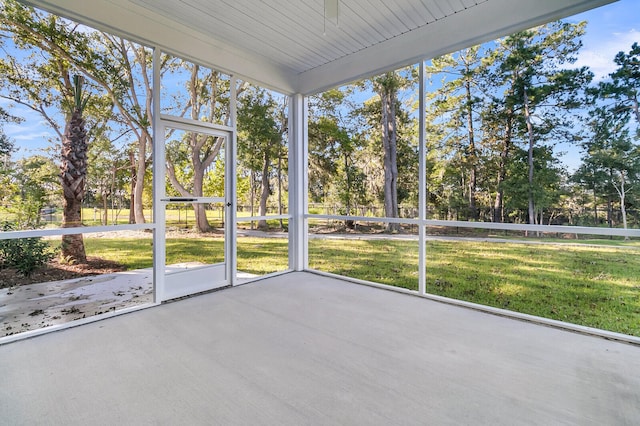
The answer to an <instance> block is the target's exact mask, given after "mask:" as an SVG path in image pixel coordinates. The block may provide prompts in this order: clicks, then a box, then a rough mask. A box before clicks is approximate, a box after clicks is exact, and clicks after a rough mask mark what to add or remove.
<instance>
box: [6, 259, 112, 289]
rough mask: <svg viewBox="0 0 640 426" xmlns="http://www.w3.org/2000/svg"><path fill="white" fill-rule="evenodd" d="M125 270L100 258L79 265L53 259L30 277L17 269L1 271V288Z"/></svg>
mask: <svg viewBox="0 0 640 426" xmlns="http://www.w3.org/2000/svg"><path fill="white" fill-rule="evenodd" d="M124 270H125V267H124V266H123V265H121V264H119V263H117V262H113V261H111V260H105V259H100V258H98V257H89V258H87V263H82V264H77V265H68V264H63V263H60V261H59V259H53V260H51V261H50V262H49V263H48V264H47V265H45V266H43V267H41V268H39V269H37V270H36V271H34V272H33V273H32V274H31V275H29V276H28V277H25V276H24V275H22V274H20V273H19V272H18V271H16V270H15V269H11V268H7V269H0V288H6V287H14V286H21V285H25V284H37V283H44V282H50V281H61V280H69V279H72V278H80V277H86V276H90V275H102V274H110V273H113V272H121V271H124Z"/></svg>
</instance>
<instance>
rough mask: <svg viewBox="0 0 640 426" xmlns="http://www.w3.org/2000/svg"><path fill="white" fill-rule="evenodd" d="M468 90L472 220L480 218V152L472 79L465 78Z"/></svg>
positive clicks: (470, 210) (467, 67)
mask: <svg viewBox="0 0 640 426" xmlns="http://www.w3.org/2000/svg"><path fill="white" fill-rule="evenodd" d="M466 71H467V74H469V72H470V69H469V64H468V63H467V64H466ZM464 87H465V91H466V98H467V99H466V101H467V105H466V106H467V135H468V138H469V147H468V153H467V154H468V155H469V158H468V159H469V162H470V163H471V165H470V168H469V183H468V185H469V218H470V219H472V220H478V208H477V206H476V188H477V181H478V177H477V173H478V153H477V152H476V143H475V135H474V131H473V103H472V101H473V98H472V96H471V81H470V80H468V79H467V80H465V83H464Z"/></svg>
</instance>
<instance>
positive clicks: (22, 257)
mask: <svg viewBox="0 0 640 426" xmlns="http://www.w3.org/2000/svg"><path fill="white" fill-rule="evenodd" d="M15 229H16V225H15V224H11V223H8V222H5V223H4V224H3V225H2V231H3V232H7V231H14V230H15ZM54 256H55V252H54V251H53V250H52V249H51V246H50V245H49V244H48V243H47V242H46V241H44V240H42V238H39V237H33V238H16V239H7V240H0V269H4V268H14V269H16V270H17V271H18V272H19V273H21V274H23V275H24V276H29V275H31V274H32V273H33V272H34V271H35V270H36V269H38V268H39V267H41V266H43V265H46V263H47V262H49V261H50V260H51V259H52V258H53V257H54Z"/></svg>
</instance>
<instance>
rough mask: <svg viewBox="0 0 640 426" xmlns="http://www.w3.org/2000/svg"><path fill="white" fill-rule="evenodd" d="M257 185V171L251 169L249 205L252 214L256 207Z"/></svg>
mask: <svg viewBox="0 0 640 426" xmlns="http://www.w3.org/2000/svg"><path fill="white" fill-rule="evenodd" d="M255 186H256V172H254V171H253V170H251V175H250V176H249V206H250V208H251V216H253V214H254V212H255V210H256V207H255V204H256V202H255V198H256V192H255ZM251 229H253V221H251Z"/></svg>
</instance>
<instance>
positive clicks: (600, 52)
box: [0, 0, 640, 170]
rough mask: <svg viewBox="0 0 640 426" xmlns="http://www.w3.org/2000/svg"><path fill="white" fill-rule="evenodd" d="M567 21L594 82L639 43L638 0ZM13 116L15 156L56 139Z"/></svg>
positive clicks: (36, 120) (573, 162) (30, 119)
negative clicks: (579, 28) (579, 35)
mask: <svg viewBox="0 0 640 426" xmlns="http://www.w3.org/2000/svg"><path fill="white" fill-rule="evenodd" d="M567 20H570V21H581V20H586V21H587V22H588V24H587V31H586V35H585V36H584V38H583V44H584V47H583V49H582V51H581V52H580V55H579V59H578V62H577V63H576V66H584V65H586V66H589V67H590V68H591V70H592V71H593V72H594V74H595V78H596V79H597V80H601V79H604V78H606V77H607V75H608V74H609V73H610V72H612V71H613V70H614V64H613V57H614V56H615V54H616V53H617V52H619V51H621V50H624V51H628V50H629V49H630V47H631V44H632V43H633V42H634V41H635V42H640V0H621V1H619V2H616V3H613V4H610V5H607V6H604V7H601V8H598V9H595V10H592V11H589V12H585V13H582V14H579V15H576V16H574V17H571V18H567ZM0 106H2V107H4V108H7V107H8V102H7V101H5V100H3V99H0ZM15 114H16V115H20V116H22V117H24V118H25V119H26V120H25V123H23V124H10V123H9V124H5V125H4V131H5V133H6V134H7V135H8V136H10V137H11V138H13V140H14V141H15V142H16V145H17V146H18V147H19V152H18V153H17V156H25V155H30V154H36V153H38V151H39V149H40V148H42V147H43V146H49V144H48V143H47V139H49V138H54V139H55V135H54V132H53V131H52V130H51V129H49V128H48V127H47V126H46V125H45V123H44V121H43V120H42V118H41V117H40V116H39V115H38V114H37V113H35V112H33V111H29V110H27V109H26V108H20V110H16V111H15ZM27 123H28V124H29V125H25V124H27ZM558 151H563V152H566V153H567V154H566V155H565V156H564V157H562V161H563V162H564V163H565V164H566V166H567V168H568V169H569V170H574V169H575V168H577V166H578V165H579V161H580V159H579V157H580V153H579V150H578V149H577V148H576V147H571V146H559V147H558Z"/></svg>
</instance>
